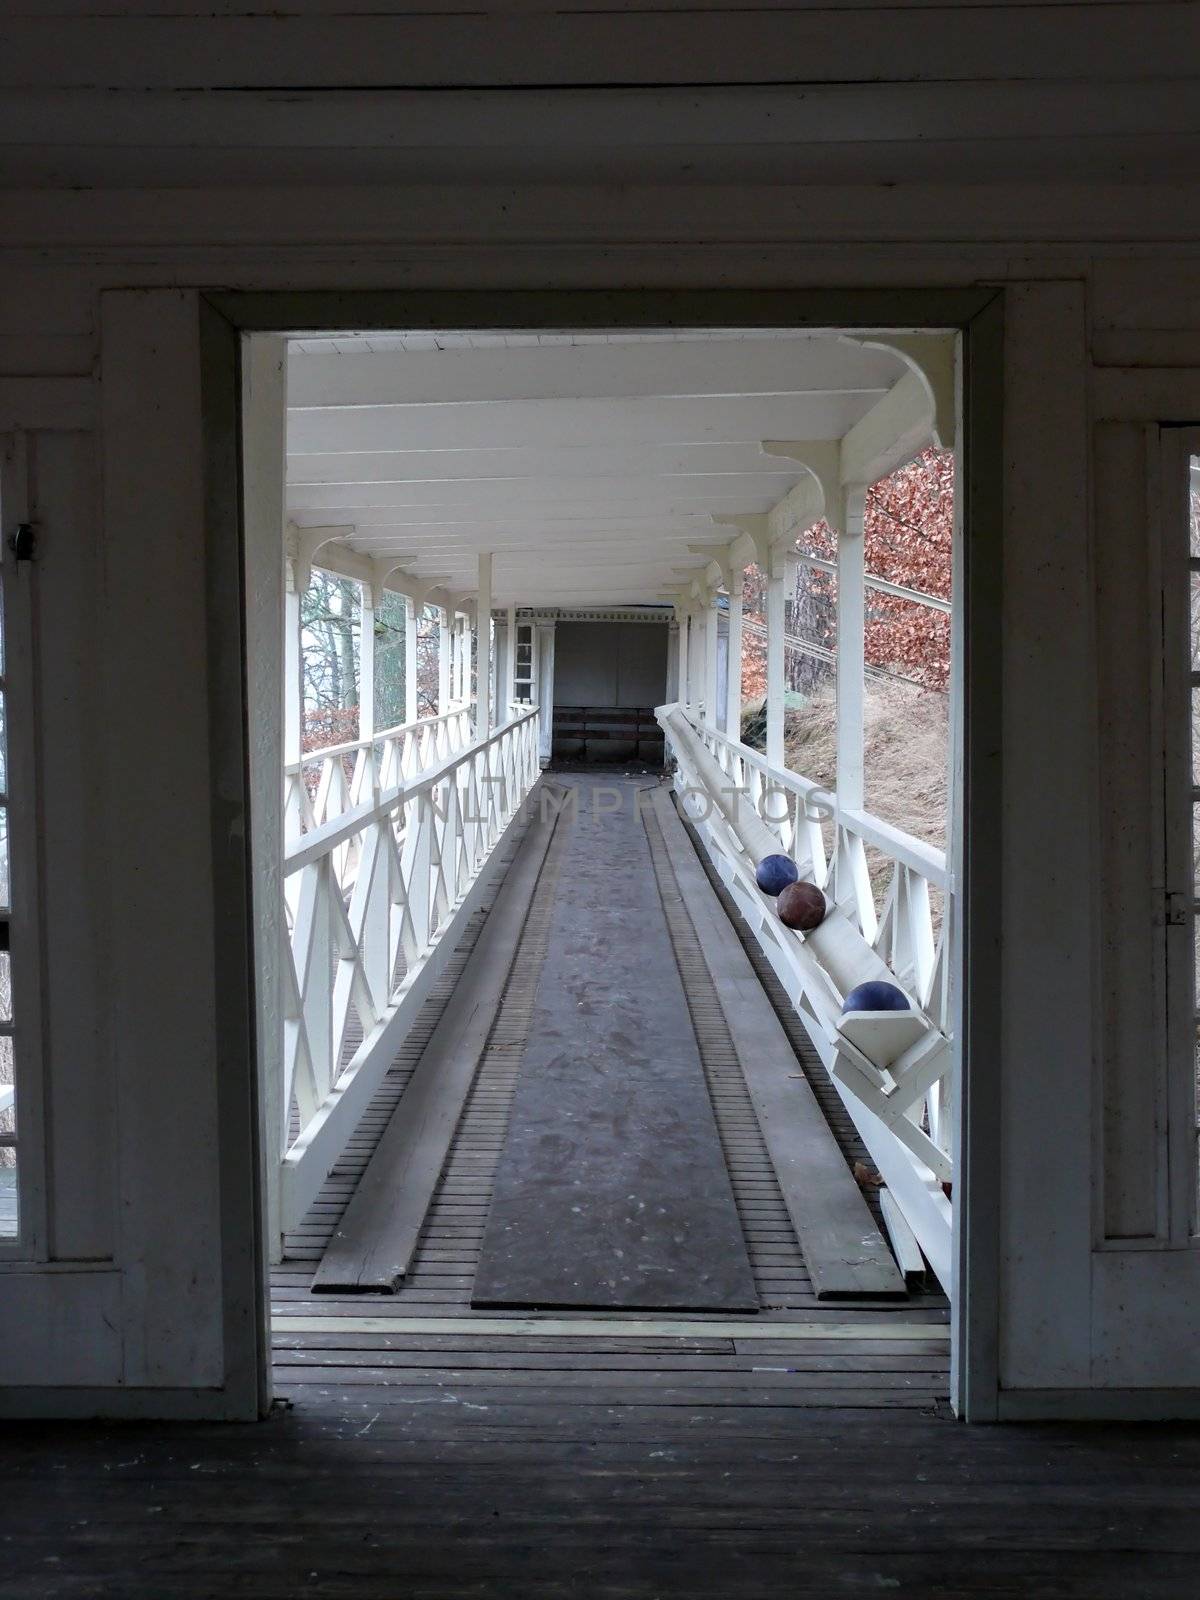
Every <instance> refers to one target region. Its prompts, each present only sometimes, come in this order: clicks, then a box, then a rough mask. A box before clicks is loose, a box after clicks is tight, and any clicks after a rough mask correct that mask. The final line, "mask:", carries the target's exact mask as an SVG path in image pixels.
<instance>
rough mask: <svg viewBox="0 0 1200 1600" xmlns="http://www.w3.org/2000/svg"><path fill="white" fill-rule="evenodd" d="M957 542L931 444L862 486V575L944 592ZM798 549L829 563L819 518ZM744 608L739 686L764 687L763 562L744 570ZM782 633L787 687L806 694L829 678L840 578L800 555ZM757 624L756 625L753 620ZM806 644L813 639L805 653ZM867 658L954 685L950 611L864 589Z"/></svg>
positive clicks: (945, 480) (833, 543)
mask: <svg viewBox="0 0 1200 1600" xmlns="http://www.w3.org/2000/svg"><path fill="white" fill-rule="evenodd" d="M953 539H954V457H953V455H952V454H951V453H950V452H949V451H945V450H935V449H933V448H930V449H928V450H924V451H922V453H921V454H920V455H919V456H918V457H917V458H916V459H915V460H913V461H910V462H909V463H908V464H907V465H906V466H903V467H900V468H898V469H897V471H895V472H893V473H892V474H891V475H890V476H889V477H887V478H883V479H881V480H880V481H879V482H878V483H875V484H872V485H871V487H870V488H869V489H868V490H867V494H866V503H865V507H864V514H863V560H864V564H865V567H866V570H867V572H868V573H870V574H872V575H873V576H875V577H878V578H884V579H886V580H887V581H888V582H890V583H896V584H901V585H903V587H905V588H906V589H915V590H917V591H918V592H919V593H921V594H928V595H934V596H936V597H937V598H939V599H946V600H948V599H949V598H950V592H951V575H952V560H953ZM797 548H798V549H800V550H801V551H803V552H804V553H805V554H807V555H812V556H817V557H820V558H821V559H823V560H827V561H832V560H835V559H836V556H837V535H836V534H835V533H834V532H833V530H832V529H831V528H830V527H829V525H828V523H826V522H824V521H822V522H818V523H815V524H814V525H813V526H812V527H811V528H808V529H806V530H805V532H804V533H803V534H802V535H801V537H800V538H799V539H798V540H797ZM743 593H744V607H745V615H746V618H747V620H748V621H749V622H750V623H751V624H752V626H751V627H749V628H748V629H747V630H746V633H745V635H744V640H743V651H742V692H743V695H744V696H745V698H746V699H756V698H759V697H761V696H762V695H763V694H765V692H766V644H765V639H764V637H763V634H762V631H761V629H762V625H763V624H765V621H766V577H765V574H764V573H763V572H762V570H761V568H759V567H748V568H747V569H746V575H745V586H744V591H743ZM785 618H786V620H785V627H786V631H787V632H788V633H789V634H790V635H792V636H793V637H795V638H796V639H797V640H799V641H800V642H801V643H800V645H799V646H798V647H796V648H793V649H790V650H788V651H787V654H786V662H787V665H786V674H787V685H788V687H789V688H791V689H798V690H800V691H802V692H803V693H806V694H811V693H813V692H814V691H816V690H818V689H820V688H821V687H823V686H825V685H826V684H828V683H829V681H830V680H831V678H832V677H833V675H834V673H835V670H836V668H835V665H834V663H833V662H831V661H830V660H829V656H830V655H831V654H836V650H837V579H836V577H835V575H834V574H832V573H828V572H822V571H820V570H819V569H817V568H814V567H810V566H807V565H805V563H803V562H801V563H799V564H798V566H797V570H796V587H795V590H794V592H793V594H792V596H791V598H790V599H789V600H788V602H787V605H786V608H785ZM754 623H758V624H759V627H758V628H757V629H756V628H755V627H754V626H753V624H754ZM804 645H807V646H809V648H808V649H807V650H806V649H804V648H803V646H804ZM863 651H864V659H865V661H866V664H867V666H869V667H874V668H876V669H877V670H879V671H881V672H886V673H889V674H891V675H894V676H896V677H898V678H905V679H908V680H909V681H911V682H914V683H917V684H919V685H921V686H922V687H923V688H927V689H938V690H945V689H946V688H947V687H948V685H949V682H950V618H949V616H948V615H947V613H945V612H944V611H938V610H935V609H934V608H933V607H930V606H925V605H921V604H920V603H919V602H917V601H914V600H908V599H905V598H904V597H903V596H898V595H889V594H885V593H883V592H881V591H880V590H878V589H872V588H870V587H868V589H867V597H866V619H865V626H864V639H863Z"/></svg>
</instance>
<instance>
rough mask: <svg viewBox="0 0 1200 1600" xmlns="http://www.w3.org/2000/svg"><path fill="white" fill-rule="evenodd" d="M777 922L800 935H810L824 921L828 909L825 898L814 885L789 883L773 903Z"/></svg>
mask: <svg viewBox="0 0 1200 1600" xmlns="http://www.w3.org/2000/svg"><path fill="white" fill-rule="evenodd" d="M775 909H776V911H777V912H778V913H779V920H780V922H782V923H783V925H784V927H785V928H797V929H799V930H800V932H801V933H811V932H812V930H813V929H814V928H819V927H820V926H821V924H822V922H824V920H825V913H826V911H827V910H828V909H829V908H828V906H827V904H826V901H825V896H824V895H823V894H822V893H821V891H820V889H818V888H817V886H816V884H815V883H804V882H801V883H789V884H788V886H787V888H786V889H785V890H784V891H783V893H782V894H781V895H780V896H779V899H778V900H777V901H776V902H775Z"/></svg>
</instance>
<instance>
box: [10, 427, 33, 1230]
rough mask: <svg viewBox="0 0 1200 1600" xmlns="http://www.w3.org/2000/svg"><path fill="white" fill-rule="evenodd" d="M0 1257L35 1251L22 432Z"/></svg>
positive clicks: (16, 482)
mask: <svg viewBox="0 0 1200 1600" xmlns="http://www.w3.org/2000/svg"><path fill="white" fill-rule="evenodd" d="M0 446H2V447H3V448H2V449H0V1255H13V1254H17V1255H22V1256H23V1255H27V1254H30V1253H32V1254H37V1253H39V1251H40V1250H41V1248H42V1246H41V1234H42V1232H43V1229H42V1226H41V1216H40V1210H39V1204H40V1202H38V1200H37V1196H38V1195H39V1194H40V1183H39V1182H38V1181H36V1180H38V1179H39V1178H40V1163H39V1162H38V1161H37V1159H36V1157H37V1155H38V1153H39V1152H38V1149H37V1146H36V1137H35V1135H36V1134H37V1131H38V1129H39V1128H40V1119H39V1116H38V1112H39V1110H40V1103H39V1100H38V1094H39V1092H40V1077H39V1070H40V1060H39V1058H38V1044H39V1038H40V1021H39V1017H40V1013H39V1011H38V1005H39V989H38V974H37V971H36V967H35V965H34V959H35V957H34V952H36V950H37V949H38V939H37V930H36V905H37V901H36V895H35V885H34V883H33V860H34V858H33V856H32V854H31V853H30V850H29V841H30V840H32V839H33V837H34V831H35V823H34V821H33V749H34V740H33V714H32V684H31V681H30V675H29V666H30V663H31V661H32V657H33V642H32V641H33V633H32V620H31V615H32V591H33V583H34V567H35V563H34V562H33V561H32V560H28V559H26V557H27V555H28V554H29V546H28V544H27V543H26V541H27V540H31V539H32V537H33V529H32V527H30V526H29V525H28V523H27V522H26V518H27V516H28V512H27V510H26V489H25V455H24V441H23V439H22V438H21V436H20V435H10V436H8V437H6V438H4V439H0Z"/></svg>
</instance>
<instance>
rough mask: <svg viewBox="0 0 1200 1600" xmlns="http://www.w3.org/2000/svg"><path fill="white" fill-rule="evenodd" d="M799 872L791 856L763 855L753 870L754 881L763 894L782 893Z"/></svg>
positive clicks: (793, 881) (794, 880) (797, 876)
mask: <svg viewBox="0 0 1200 1600" xmlns="http://www.w3.org/2000/svg"><path fill="white" fill-rule="evenodd" d="M799 876H800V872H799V869H798V868H797V866H796V863H795V862H794V861H793V860H792V858H791V856H764V857H763V858H762V860H761V861H760V862H759V863H758V866H757V867H756V868H755V872H754V881H755V883H757V884H758V887H759V888H760V889H761V890H762V892H763V893H764V894H770V895H777V894H782V893H783V891H784V890H785V889H786V888H787V886H788V884H789V883H795V882H796V880H797V879H798V878H799Z"/></svg>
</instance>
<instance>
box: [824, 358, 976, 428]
mask: <svg viewBox="0 0 1200 1600" xmlns="http://www.w3.org/2000/svg"><path fill="white" fill-rule="evenodd" d="M843 337H844V338H845V339H846V340H847V341H848V342H849V343H851V344H857V345H861V346H863V348H864V349H867V350H890V351H891V352H892V354H893V355H897V356H899V357H900V359H901V360H902V361H903V362H904V364H905V366H907V367H908V369H909V371H910V372H913V373H915V374H916V376H917V378H918V379H919V380H920V382H921V385H922V387H923V388H924V390H925V393H926V396H927V398H928V401H929V408H930V420H931V432H932V434H933V442H934V443H935V444H936V445H937V446H938V447H939V448H940V449H942V450H953V448H954V443H955V439H956V437H957V431H958V430H957V420H958V402H957V386H956V382H955V359H954V358H955V351H956V346H957V338H956V335H954V334H953V333H889V334H884V335H880V336H878V337H876V336H873V335H870V334H858V333H850V334H844V335H843Z"/></svg>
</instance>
